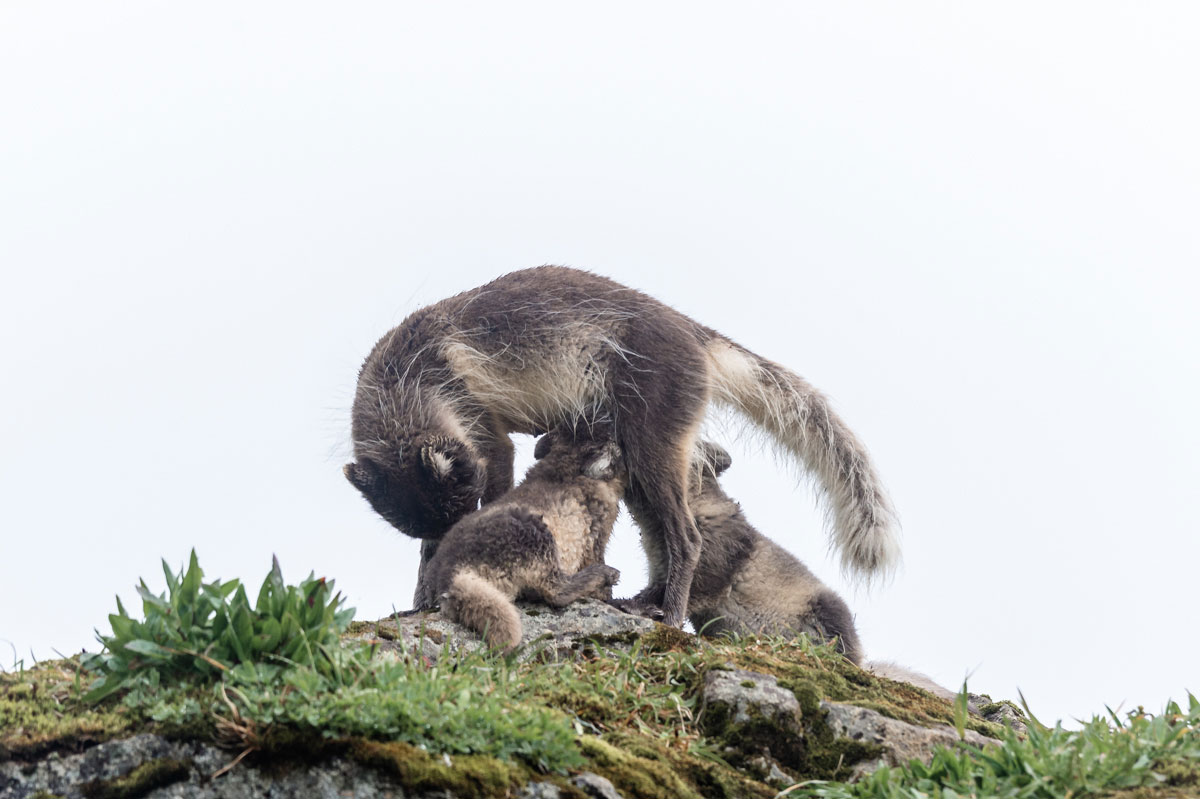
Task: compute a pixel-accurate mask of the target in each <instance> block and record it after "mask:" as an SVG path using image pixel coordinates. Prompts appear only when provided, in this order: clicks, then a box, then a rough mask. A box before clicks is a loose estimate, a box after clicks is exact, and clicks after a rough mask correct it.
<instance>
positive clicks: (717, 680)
mask: <svg viewBox="0 0 1200 799" xmlns="http://www.w3.org/2000/svg"><path fill="white" fill-rule="evenodd" d="M702 702H703V711H702V712H703V716H702V724H703V726H704V729H705V732H706V733H707V734H709V735H711V736H713V737H716V738H722V739H724V740H726V741H727V742H729V743H730V744H732V745H733V748H734V749H735V750H736V751H740V752H741V753H742V754H744V755H746V756H747V757H749V758H751V759H754V758H755V756H756V755H758V754H760V753H761V754H762V755H766V756H767V757H768V758H769V759H771V760H776V761H778V762H779V763H782V764H784V765H785V766H787V765H792V766H794V765H796V764H797V763H799V762H800V760H801V758H802V756H803V755H802V737H803V731H802V729H801V724H800V703H799V702H798V701H797V700H796V695H795V694H793V693H792V692H791V691H789V690H787V689H786V688H783V687H781V686H780V685H779V682H778V681H777V680H776V679H775V677H774V676H773V675H770V674H759V673H757V672H753V671H743V670H741V669H729V670H715V669H714V670H712V671H710V672H708V674H706V675H704V688H703V693H702ZM747 764H748V765H752V764H750V763H749V762H747ZM752 767H753V765H752ZM758 770H761V771H763V772H765V773H767V774H769V773H770V768H769V767H764V768H761V769H758Z"/></svg>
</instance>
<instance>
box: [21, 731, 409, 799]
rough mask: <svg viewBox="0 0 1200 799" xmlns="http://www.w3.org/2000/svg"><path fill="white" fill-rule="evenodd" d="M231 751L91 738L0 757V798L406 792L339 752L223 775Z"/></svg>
mask: <svg viewBox="0 0 1200 799" xmlns="http://www.w3.org/2000/svg"><path fill="white" fill-rule="evenodd" d="M234 757H236V753H231V752H227V751H224V750H221V749H218V748H217V747H215V746H209V745H207V744H202V743H197V742H186V743H184V742H177V741H169V740H167V739H166V738H163V737H161V736H158V735H135V736H133V737H131V738H126V739H124V740H118V741H108V742H107V743H102V744H98V745H96V746H94V747H92V748H91V749H88V750H87V751H86V752H83V753H81V754H70V755H58V754H54V755H50V756H49V757H46V758H45V759H43V760H41V761H39V762H38V763H36V764H34V765H32V766H22V765H19V764H17V763H12V762H10V763H0V797H3V799H32V797H34V796H35V795H38V794H40V795H41V796H46V795H52V796H60V797H63V798H64V799H77V798H78V797H94V796H118V795H132V796H145V797H150V799H167V798H168V797H170V799H219V798H220V797H252V796H271V797H272V798H273V799H305V797H313V798H314V799H347V798H352V799H376V797H379V799H382V798H383V797H392V799H404V798H405V797H409V796H412V794H407V793H405V791H404V789H403V788H402V787H401V786H400V785H398V784H396V783H395V782H394V781H393V780H391V779H389V778H388V777H386V776H385V775H383V774H381V773H379V772H377V771H374V770H372V769H369V768H365V767H363V766H360V765H358V764H356V763H352V762H350V761H348V760H343V759H340V758H331V759H329V760H327V761H323V762H320V763H310V764H308V765H307V766H306V767H305V768H302V769H300V768H298V769H289V770H286V771H284V772H283V773H280V772H279V771H278V770H271V771H270V772H264V771H263V770H260V769H259V768H257V767H256V766H255V765H254V764H253V763H252V762H243V763H240V764H238V766H237V767H236V768H234V769H231V770H229V771H228V772H227V773H226V774H224V775H222V776H220V777H216V778H213V776H212V775H214V774H216V773H217V772H218V771H220V770H221V769H223V768H224V767H225V766H227V765H229V763H231V762H232V761H233V759H234Z"/></svg>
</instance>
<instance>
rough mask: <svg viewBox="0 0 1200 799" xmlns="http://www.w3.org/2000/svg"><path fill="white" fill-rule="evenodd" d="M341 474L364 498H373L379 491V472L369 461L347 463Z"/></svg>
mask: <svg viewBox="0 0 1200 799" xmlns="http://www.w3.org/2000/svg"><path fill="white" fill-rule="evenodd" d="M342 474H344V475H346V479H347V480H349V481H350V484H351V485H352V486H354V487H355V488H357V489H358V490H359V491H361V492H362V493H363V495H364V496H368V497H370V496H374V495H375V494H376V493H377V492H378V491H379V470H378V469H376V468H375V466H374V465H373V464H372V463H371V462H370V461H363V462H362V463H359V462H357V461H352V462H351V463H347V464H346V465H345V466H343V467H342Z"/></svg>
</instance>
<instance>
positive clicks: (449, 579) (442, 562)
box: [426, 424, 625, 648]
mask: <svg viewBox="0 0 1200 799" xmlns="http://www.w3.org/2000/svg"><path fill="white" fill-rule="evenodd" d="M535 456H540V457H539V460H538V461H537V463H535V464H534V465H533V466H532V467H531V468H530V469H529V471H528V472H527V473H526V475H525V480H524V481H523V482H522V483H521V484H520V485H519V486H517V487H516V488H514V489H512V490H511V491H509V492H508V493H507V494H505V495H504V496H502V497H500V498H499V499H497V500H495V501H494V502H491V503H490V504H488V505H487V506H486V507H484V508H482V509H480V510H478V511H476V512H475V513H472V514H470V515H468V516H466V517H465V518H463V519H462V521H460V522H458V523H457V524H455V525H454V526H453V527H451V528H450V530H449V531H448V532H447V533H446V535H445V537H444V538H443V539H442V540H441V543H440V545H439V546H438V548H437V552H436V554H435V555H434V556H433V558H432V559H431V560H430V561H429V563H428V566H427V568H426V578H427V580H428V581H429V583H430V587H431V589H432V591H434V592H436V593H434V596H435V597H439V598H440V602H441V609H442V612H443V613H445V614H446V616H447V617H449V618H450V619H451V620H453V621H456V622H458V623H460V624H463V625H465V626H467V627H470V628H471V629H473V630H475V631H477V632H480V633H484V635H485V637H486V640H487V642H488V644H489V645H490V646H492V647H495V648H512V647H514V646H516V645H517V644H519V643H520V642H521V616H520V614H519V613H518V611H517V609H516V607H515V606H514V605H513V600H514V599H516V598H525V599H536V600H541V601H543V602H545V603H546V604H548V605H550V606H552V607H556V608H557V607H564V606H566V605H569V604H570V603H571V602H574V601H575V600H576V599H579V598H580V597H582V596H595V597H597V598H600V599H608V598H609V597H610V596H611V593H612V592H611V587H612V585H613V584H614V583H615V582H616V581H617V578H618V577H619V576H620V572H618V571H617V570H616V569H614V568H611V567H609V566H605V565H604V549H605V547H606V546H607V545H608V538H609V536H610V535H611V534H612V529H613V524H614V522H616V519H617V512H618V510H619V509H620V504H619V503H620V498H621V494H622V492H623V491H624V490H625V469H624V465H623V464H622V461H621V453H620V451H619V450H618V449H617V446H616V444H615V443H613V441H612V436H611V427H609V426H607V425H604V424H596V425H594V426H591V427H588V426H584V425H580V426H579V429H577V430H572V429H570V428H565V429H557V430H554V431H551V432H549V433H547V434H546V435H544V436H542V437H541V439H539V440H538V443H537V447H536V449H535Z"/></svg>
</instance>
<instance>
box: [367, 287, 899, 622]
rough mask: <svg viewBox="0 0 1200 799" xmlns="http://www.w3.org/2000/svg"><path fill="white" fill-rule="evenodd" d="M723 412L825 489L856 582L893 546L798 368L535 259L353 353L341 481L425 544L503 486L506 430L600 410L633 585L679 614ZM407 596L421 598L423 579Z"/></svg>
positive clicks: (870, 491)
mask: <svg viewBox="0 0 1200 799" xmlns="http://www.w3.org/2000/svg"><path fill="white" fill-rule="evenodd" d="M712 403H715V404H718V405H722V406H726V407H729V408H731V409H733V410H735V411H738V412H739V413H741V414H742V415H744V416H745V417H746V418H748V419H749V420H750V421H752V422H753V423H755V424H756V425H758V426H759V427H761V428H762V429H763V430H765V431H766V432H767V433H769V434H770V436H771V437H772V438H773V439H774V440H775V441H776V442H777V443H778V444H779V445H780V447H781V448H782V449H783V450H784V451H786V452H787V453H788V454H789V455H790V456H792V457H793V458H795V459H796V460H797V461H798V462H800V463H801V464H802V465H803V466H805V467H806V468H807V469H808V471H809V472H810V473H812V474H813V475H814V476H815V477H816V479H817V482H818V483H819V485H820V486H821V487H822V488H823V490H824V493H825V495H826V496H827V497H828V499H829V503H830V508H831V516H832V519H833V529H832V531H831V535H832V539H833V542H834V544H835V545H836V547H837V549H838V550H839V551H840V552H841V558H842V564H843V566H844V567H845V568H847V569H850V570H853V571H855V572H857V573H859V574H861V575H863V576H871V575H873V574H878V573H880V572H885V571H887V570H888V569H889V568H890V567H891V566H892V565H894V563H895V561H896V560H897V558H898V553H899V548H898V544H897V540H896V536H895V519H894V513H893V510H892V506H891V503H890V501H889V500H888V497H887V494H886V493H885V491H884V488H883V485H882V483H881V481H880V480H879V478H878V477H877V476H876V473H875V468H874V466H873V465H872V463H871V459H870V457H869V456H868V455H867V451H866V449H865V448H864V447H863V446H862V444H861V443H859V441H858V439H857V438H856V437H855V436H854V434H853V433H852V432H851V431H850V429H849V428H848V427H847V426H846V424H845V423H844V422H843V421H842V420H841V419H840V418H839V417H838V416H837V414H835V413H834V412H833V409H832V408H831V407H830V405H829V403H828V401H827V400H826V399H825V397H824V396H823V395H822V394H821V393H820V392H818V391H817V390H816V389H815V388H813V387H812V386H811V385H809V384H808V383H807V382H806V381H805V380H804V379H803V378H801V377H799V376H797V375H796V374H794V373H792V372H790V371H788V370H787V369H785V368H784V367H783V366H780V365H779V364H777V363H774V362H772V361H769V360H766V359H765V358H761V357H759V356H758V355H755V354H754V353H752V352H750V351H749V350H747V349H745V348H743V347H740V346H738V345H737V344H735V343H734V342H733V341H731V340H730V339H728V338H726V337H724V336H722V335H721V334H720V333H717V332H716V331H715V330H712V329H710V328H708V327H705V326H704V325H701V324H699V323H697V322H695V321H693V320H691V319H689V318H688V317H686V316H684V315H683V314H681V313H679V312H678V311H676V310H674V309H672V308H670V307H669V306H667V305H664V304H663V303H661V302H659V301H657V300H655V299H653V298H651V297H649V296H647V295H645V294H642V293H640V292H638V291H635V290H633V289H630V288H627V287H625V286H623V285H621V284H619V283H616V282H614V281H612V280H609V279H607V278H604V277H600V276H599V275H594V274H591V273H589V272H584V271H580V270H576V269H569V268H566V267H558V266H542V267H536V268H534V269H526V270H522V271H518V272H513V273H511V274H507V275H504V276H502V277H500V278H497V279H496V280H494V281H492V282H491V283H488V284H487V285H484V286H481V287H479V288H475V289H471V290H470V291H465V292H463V293H461V294H458V295H456V296H454V297H450V298H449V299H445V300H442V301H441V302H438V303H435V304H433V305H430V306H428V307H426V308H422V309H421V310H418V311H416V312H415V313H413V314H412V315H411V316H409V317H408V318H407V319H405V320H404V321H403V322H402V323H401V324H400V325H399V326H398V327H396V328H395V329H393V330H392V331H390V332H389V333H387V334H386V335H385V336H384V337H383V338H382V339H380V340H379V342H378V343H377V344H376V345H375V347H374V348H373V349H372V350H371V352H370V354H369V355H368V356H367V359H366V361H365V362H364V364H363V366H362V369H361V371H360V372H359V377H358V388H357V391H356V394H355V398H354V405H353V409H352V414H351V415H352V436H353V442H354V455H355V460H354V461H353V462H352V463H349V464H347V465H346V467H345V474H346V477H347V478H348V479H349V480H350V482H351V483H352V484H354V486H355V487H357V488H358V489H359V491H361V492H362V494H363V495H364V496H365V497H366V499H367V500H368V501H369V502H370V504H371V506H372V507H373V508H374V509H375V510H376V511H377V512H378V513H379V514H380V515H381V516H383V518H385V519H387V520H388V521H389V522H390V523H391V524H392V525H394V526H395V527H396V528H398V529H399V530H400V531H401V532H403V533H406V534H408V535H411V536H414V537H416V538H421V539H426V543H424V544H423V559H427V558H428V557H430V556H431V555H432V552H433V550H434V548H435V546H436V545H435V544H434V543H431V542H434V541H436V539H438V538H440V537H441V536H443V535H444V534H445V533H446V531H447V530H449V529H450V527H451V526H452V525H453V524H454V523H455V522H457V521H458V520H459V519H461V518H462V517H463V516H465V515H466V514H467V513H469V512H470V511H473V510H475V508H476V506H477V505H478V504H479V503H480V502H482V503H483V504H487V503H489V502H491V501H493V500H495V499H496V498H497V497H500V496H501V495H503V494H504V493H505V492H506V491H507V490H508V489H509V488H510V487H511V486H512V470H513V447H512V442H511V441H510V440H509V438H508V435H509V434H510V433H514V432H515V433H531V434H537V433H541V432H544V431H546V430H550V429H553V428H554V427H556V426H558V425H559V424H562V423H568V424H569V423H572V422H573V421H574V420H577V419H580V418H583V419H587V418H591V417H592V416H594V415H596V414H598V413H599V414H604V415H607V416H608V417H610V418H611V419H612V420H613V423H614V428H615V436H616V443H617V445H618V446H619V447H620V449H621V451H622V452H623V458H624V462H625V466H626V468H627V470H628V476H629V477H628V479H629V486H628V488H627V493H628V494H629V495H630V496H631V497H633V498H634V499H635V501H636V502H637V503H638V504H639V506H640V507H642V508H643V515H644V517H645V518H646V519H647V520H648V522H649V523H648V525H647V529H650V530H652V531H653V533H652V534H651V535H652V536H654V537H655V540H654V541H653V542H651V546H654V547H657V548H658V549H660V550H661V551H662V552H663V553H664V557H663V558H662V568H661V569H660V570H659V571H658V572H656V574H655V579H654V581H653V582H652V583H651V584H650V585H649V586H648V587H647V588H646V589H645V590H644V591H643V592H642V593H641V594H640V595H639V596H640V597H641V598H642V599H644V600H645V601H647V602H652V603H653V604H655V605H660V606H661V607H662V608H663V614H664V621H665V622H666V623H667V624H671V625H674V626H679V625H681V624H682V623H683V619H684V615H685V613H686V611H687V607H688V590H689V588H690V586H691V585H692V577H693V572H694V571H695V569H696V564H697V563H698V561H699V559H700V556H701V552H700V550H701V537H700V534H699V533H698V532H697V530H696V525H695V522H694V521H693V518H692V517H693V514H692V512H691V510H690V509H689V506H688V490H687V488H688V476H687V475H688V467H689V462H690V458H691V451H692V447H693V443H694V440H695V438H696V433H697V429H698V428H699V426H700V423H701V420H702V419H703V417H704V415H705V412H706V409H707V407H708V406H709V405H710V404H712ZM425 582H427V577H426V575H425V574H424V572H422V574H421V576H420V577H419V585H418V589H417V603H418V605H419V606H420V605H423V604H428V603H429V602H431V600H432V596H433V592H432V591H430V590H428V588H427V587H426V586H423V585H422V584H421V583H425Z"/></svg>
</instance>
